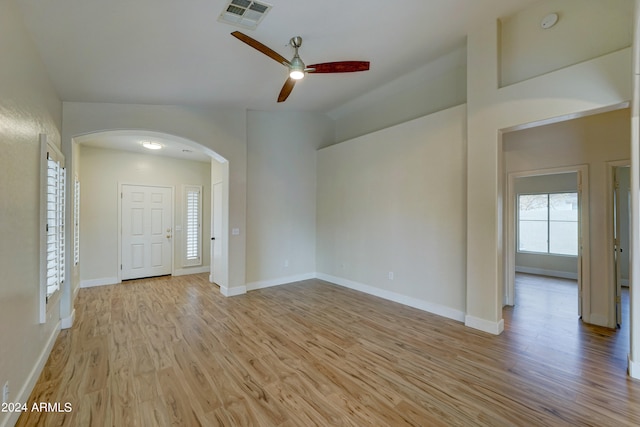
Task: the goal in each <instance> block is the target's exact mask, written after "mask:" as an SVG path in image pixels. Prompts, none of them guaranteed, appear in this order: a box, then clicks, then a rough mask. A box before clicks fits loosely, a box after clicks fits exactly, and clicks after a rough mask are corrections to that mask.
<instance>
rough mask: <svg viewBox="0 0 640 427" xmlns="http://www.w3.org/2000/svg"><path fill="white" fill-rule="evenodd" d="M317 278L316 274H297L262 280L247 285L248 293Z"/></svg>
mask: <svg viewBox="0 0 640 427" xmlns="http://www.w3.org/2000/svg"><path fill="white" fill-rule="evenodd" d="M316 277H317V276H316V273H305V274H297V275H295V276H287V277H280V278H278V279H271V280H260V281H258V282H251V283H247V291H255V290H256V289H263V288H270V287H272V286H280V285H285V284H287V283H293V282H300V281H302V280H309V279H315V278H316Z"/></svg>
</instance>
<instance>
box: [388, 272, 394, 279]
mask: <svg viewBox="0 0 640 427" xmlns="http://www.w3.org/2000/svg"><path fill="white" fill-rule="evenodd" d="M389 280H393V271H390V272H389Z"/></svg>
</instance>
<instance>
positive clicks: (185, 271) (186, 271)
mask: <svg viewBox="0 0 640 427" xmlns="http://www.w3.org/2000/svg"><path fill="white" fill-rule="evenodd" d="M209 271H210V268H209V266H208V265H205V266H202V267H186V268H179V269H177V270H174V271H173V276H187V275H189V274H199V273H208V272H209Z"/></svg>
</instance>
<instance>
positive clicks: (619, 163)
mask: <svg viewBox="0 0 640 427" xmlns="http://www.w3.org/2000/svg"><path fill="white" fill-rule="evenodd" d="M618 167H631V160H615V161H611V162H607V206H608V207H607V216H606V221H607V227H606V229H607V230H606V242H607V243H606V244H607V245H608V246H607V250H609V249H611V247H610V246H609V245H611V243H612V242H613V240H614V233H613V226H614V211H613V193H614V185H615V181H614V180H615V177H614V173H615V170H616V168H618ZM630 221H631V219H630ZM629 244H631V241H630V242H629ZM627 251H628V255H630V253H631V248H627ZM615 263H616V261H615V255H614V252H613V251H610V252H609V256H608V257H607V265H606V268H607V270H606V271H607V277H609V289H608V292H607V294H608V295H609V307H610V308H611V310H609V318H608V319H607V325H608V326H609V327H611V328H615V327H616V325H617V323H618V321H617V319H616V298H617V280H616V265H615ZM629 265H631V257H630V256H629Z"/></svg>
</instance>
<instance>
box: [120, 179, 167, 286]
mask: <svg viewBox="0 0 640 427" xmlns="http://www.w3.org/2000/svg"><path fill="white" fill-rule="evenodd" d="M121 197H122V205H121V206H122V212H121V215H122V265H121V269H122V273H121V279H122V280H128V279H138V278H141V277H151V276H163V275H166V274H171V262H172V259H173V256H172V248H173V244H172V236H173V225H172V224H173V222H172V221H173V220H172V217H171V214H172V206H173V200H172V199H173V191H172V189H171V188H169V187H150V186H142V185H122V192H121Z"/></svg>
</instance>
